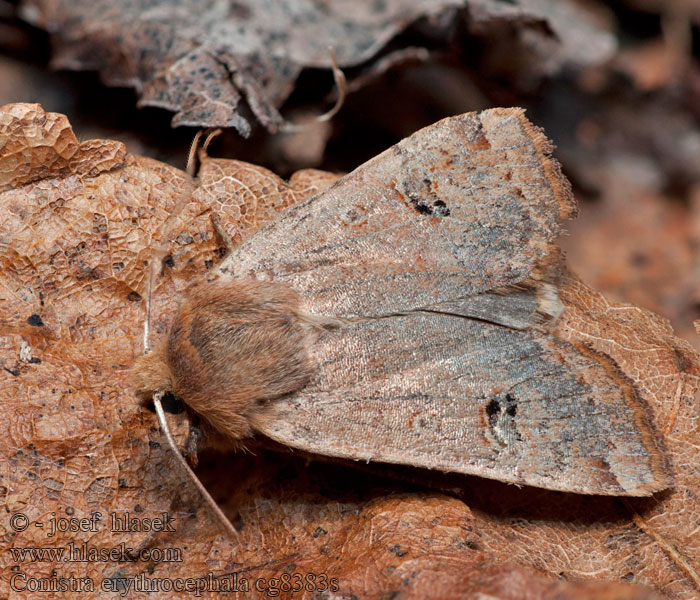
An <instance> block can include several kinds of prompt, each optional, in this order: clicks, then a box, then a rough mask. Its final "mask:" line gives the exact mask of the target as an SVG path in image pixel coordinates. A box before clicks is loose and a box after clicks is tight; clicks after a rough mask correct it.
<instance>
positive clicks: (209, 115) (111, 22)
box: [22, 0, 461, 135]
mask: <svg viewBox="0 0 700 600" xmlns="http://www.w3.org/2000/svg"><path fill="white" fill-rule="evenodd" d="M459 4H461V2H460V1H459V0H417V1H416V2H412V3H411V4H410V5H408V6H407V5H406V3H405V2H399V1H397V0H392V1H390V2H381V3H372V4H362V5H356V4H354V3H352V2H350V3H349V2H345V1H343V0H337V1H334V2H330V3H325V4H324V5H323V7H321V6H320V5H319V6H315V5H313V4H308V3H304V2H298V1H296V2H280V1H277V0H268V1H266V2H257V3H256V2H236V3H233V4H230V5H229V4H228V3H224V4H222V3H220V2H214V1H213V0H209V1H208V2H188V3H183V2H177V3H173V2H171V1H169V0H162V1H160V2H156V3H154V2H136V3H132V4H130V5H129V10H128V11H127V10H125V8H124V6H123V5H121V4H113V3H110V2H94V1H90V2H66V3H62V2H44V1H43V0H37V1H34V0H29V1H27V2H25V3H24V4H23V9H22V10H23V14H24V16H25V18H26V19H27V20H28V21H30V22H31V23H33V24H35V25H37V26H40V27H43V28H44V29H46V30H48V31H50V32H52V33H55V34H56V45H57V54H56V55H55V56H54V59H53V62H54V65H55V66H57V67H60V68H71V69H94V70H98V71H100V72H101V74H102V77H103V78H104V80H105V81H106V82H107V83H108V84H110V85H120V86H132V87H135V88H136V89H137V90H138V91H139V94H140V96H141V99H140V101H139V103H140V105H142V106H158V107H161V108H167V109H169V110H172V111H174V112H175V113H176V114H175V116H174V117H173V125H174V126H179V125H191V126H204V127H206V126H221V127H235V128H236V129H237V130H238V131H240V132H241V133H242V134H243V135H248V133H249V132H250V123H249V121H248V117H247V115H246V113H245V112H244V111H242V110H241V107H240V104H241V101H242V100H244V101H245V102H246V103H247V105H248V107H249V108H250V110H251V111H252V112H253V114H254V115H255V118H256V119H257V120H259V121H260V122H261V123H262V124H263V125H265V127H267V128H268V129H269V130H270V131H275V130H277V128H278V127H279V126H280V125H281V124H282V118H281V116H280V114H279V113H278V110H277V109H278V108H279V107H280V106H281V105H282V103H283V102H284V100H285V99H286V98H287V96H288V95H289V94H290V93H291V91H292V89H293V87H294V82H295V81H296V78H297V76H298V75H299V73H300V71H301V69H303V68H307V67H330V64H331V59H330V55H329V52H328V48H329V47H333V49H334V50H335V53H336V55H337V58H338V63H339V65H340V66H341V68H342V67H350V66H353V65H356V64H359V63H362V62H364V61H367V60H369V59H371V58H372V57H373V56H374V55H375V54H376V53H377V52H378V51H379V50H380V49H381V48H382V47H383V46H384V45H385V44H386V43H387V42H388V41H389V40H390V39H391V38H392V37H393V36H394V35H395V34H397V33H398V32H400V31H401V30H403V29H404V28H406V27H407V26H408V25H410V24H411V23H413V22H414V21H416V20H418V19H420V18H421V17H428V16H430V15H433V14H435V13H439V12H440V11H442V10H444V9H446V8H447V7H449V6H454V5H459Z"/></svg>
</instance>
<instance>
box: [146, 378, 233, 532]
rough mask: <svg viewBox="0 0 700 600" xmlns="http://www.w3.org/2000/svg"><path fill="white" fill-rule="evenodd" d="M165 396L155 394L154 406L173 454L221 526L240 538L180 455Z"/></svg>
mask: <svg viewBox="0 0 700 600" xmlns="http://www.w3.org/2000/svg"><path fill="white" fill-rule="evenodd" d="M164 395H165V392H162V391H160V392H156V393H155V394H153V405H154V406H155V409H156V413H157V414H158V420H159V421H160V427H161V429H162V430H163V433H164V434H165V437H166V439H167V440H168V444H169V445H170V449H171V450H172V451H173V454H174V455H175V457H176V458H177V460H178V462H179V463H180V465H181V466H182V468H183V469H184V470H185V472H186V473H187V475H188V477H189V478H190V481H192V483H193V484H194V485H195V487H196V488H197V489H198V490H199V493H200V494H201V495H202V497H203V498H204V500H206V502H207V504H208V505H209V508H211V509H212V511H214V513H215V514H216V516H217V517H218V518H219V521H221V524H222V525H223V526H224V527H225V528H226V529H227V530H228V532H229V533H231V534H232V535H233V536H234V537H238V532H237V531H236V528H235V527H234V526H233V524H232V523H231V521H229V519H228V517H227V516H226V515H225V514H224V512H223V511H222V510H221V509H220V508H219V505H218V504H217V503H216V501H215V500H214V498H212V497H211V494H210V493H209V492H208V491H207V488H205V487H204V485H203V484H202V482H201V481H200V480H199V478H198V477H197V475H195V472H194V471H193V470H192V469H191V468H190V465H188V464H187V461H186V460H185V457H184V456H182V454H181V453H180V450H179V448H178V447H177V443H176V442H175V438H173V435H172V434H171V433H170V428H169V427H168V420H167V418H166V417H165V411H164V410H163V405H162V404H161V400H162V399H163V396H164Z"/></svg>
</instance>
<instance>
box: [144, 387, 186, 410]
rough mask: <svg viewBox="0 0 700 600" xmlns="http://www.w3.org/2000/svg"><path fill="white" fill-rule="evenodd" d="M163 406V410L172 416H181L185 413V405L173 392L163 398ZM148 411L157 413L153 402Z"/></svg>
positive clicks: (150, 403) (149, 404)
mask: <svg viewBox="0 0 700 600" xmlns="http://www.w3.org/2000/svg"><path fill="white" fill-rule="evenodd" d="M160 402H161V404H162V405H163V410H164V411H165V412H166V413H168V414H170V415H179V414H181V413H183V412H185V404H184V402H182V400H180V398H178V397H177V396H175V394H173V393H171V392H167V393H166V394H165V395H164V396H163V397H162V398H161V401H160ZM147 408H148V410H150V411H151V412H156V409H155V407H154V406H153V402H152V401H151V402H149V403H148V406H147Z"/></svg>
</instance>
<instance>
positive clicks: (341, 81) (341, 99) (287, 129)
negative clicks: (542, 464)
mask: <svg viewBox="0 0 700 600" xmlns="http://www.w3.org/2000/svg"><path fill="white" fill-rule="evenodd" d="M328 53H329V54H330V55H331V69H332V70H333V79H334V80H335V86H336V88H337V89H338V99H337V100H336V101H335V104H334V105H333V107H332V108H331V109H330V110H329V111H327V112H325V113H323V114H322V115H318V116H317V117H316V118H314V119H313V120H312V121H310V122H306V123H285V124H284V125H283V126H282V127H281V128H280V131H281V132H282V133H296V132H299V131H304V130H305V129H308V128H309V127H313V125H315V124H316V123H325V122H326V121H330V120H331V119H332V118H333V117H334V116H335V115H337V114H338V112H339V111H340V109H341V108H342V106H343V104H345V96H346V95H347V92H348V85H347V79H346V78H345V73H343V71H342V70H341V69H340V67H339V66H338V61H337V59H336V57H335V50H334V49H333V48H332V47H329V48H328Z"/></svg>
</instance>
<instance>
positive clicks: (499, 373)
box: [134, 109, 672, 496]
mask: <svg viewBox="0 0 700 600" xmlns="http://www.w3.org/2000/svg"><path fill="white" fill-rule="evenodd" d="M550 152H551V144H550V142H549V141H548V140H547V139H546V138H545V136H544V135H543V134H542V133H541V132H540V130H539V129H537V128H535V127H534V126H533V125H532V124H530V123H529V121H528V120H527V119H526V118H525V116H524V114H523V111H522V110H521V109H492V110H487V111H485V112H482V113H469V114H464V115H461V116H456V117H452V118H448V119H445V120H443V121H440V122H438V123H436V124H434V125H432V126H430V127H427V128H425V129H423V130H421V131H418V132H417V133H415V134H414V135H412V136H410V137H409V138H406V139H405V140H403V141H401V142H400V143H398V144H397V145H395V146H393V147H392V148H390V149H388V150H387V151H385V152H384V153H382V154H380V155H379V156H377V157H375V158H374V159H372V160H370V161H369V162H367V163H365V164H364V165H362V166H361V167H359V168H358V169H356V170H355V171H353V172H352V173H350V174H349V175H347V176H345V177H343V178H341V179H340V180H338V182H337V183H336V184H334V185H333V186H331V187H330V188H329V189H327V190H326V191H324V192H322V193H320V194H318V195H316V196H314V197H312V198H310V199H308V200H306V201H304V202H302V203H301V204H298V205H296V206H294V207H292V208H291V209H289V210H287V211H286V212H284V213H283V214H282V215H280V216H279V217H278V218H277V219H275V220H274V221H272V222H270V223H269V224H267V225H266V226H264V227H263V228H262V229H260V230H258V231H257V232H255V233H254V234H253V235H252V236H250V237H249V238H248V239H246V240H244V241H243V242H242V243H241V244H240V245H239V246H238V247H235V248H233V249H232V251H231V253H230V254H229V255H228V256H227V257H226V259H225V260H224V261H223V262H222V263H221V264H220V265H219V266H218V267H217V269H216V272H215V273H214V274H213V275H212V276H211V277H209V280H207V281H203V282H199V283H196V284H194V285H193V286H192V287H191V288H189V289H188V290H187V291H186V293H185V294H184V297H183V298H182V301H181V306H180V309H179V312H178V314H176V315H174V317H173V320H172V324H171V326H170V330H169V333H168V335H167V339H166V340H165V341H164V342H163V343H162V344H161V345H160V346H159V347H157V348H156V349H155V350H154V351H153V352H152V353H150V354H146V355H144V356H142V357H140V358H139V359H138V360H137V362H136V364H135V366H134V379H135V381H136V386H137V388H138V390H139V391H141V392H143V393H146V394H153V393H156V392H161V393H162V392H166V391H168V392H172V393H173V394H175V395H176V396H178V397H179V398H181V399H182V400H183V401H184V402H185V403H187V404H188V405H189V407H190V408H191V409H192V410H194V411H195V412H197V413H198V414H199V415H200V416H201V418H202V419H203V420H204V421H205V422H207V423H208V424H209V425H210V426H211V427H213V429H214V430H216V432H218V433H219V434H220V435H222V436H224V437H225V438H226V439H228V440H230V441H231V442H232V443H233V444H236V443H238V444H241V443H243V442H244V441H245V440H246V439H247V438H249V437H250V436H253V435H264V436H267V437H269V438H271V439H273V440H275V441H277V442H280V443H282V444H285V445H287V446H289V447H292V448H298V449H301V450H304V451H307V452H311V453H316V454H322V455H326V456H332V457H339V458H344V459H349V460H355V461H359V460H362V461H367V462H370V461H379V462H387V463H398V464H406V465H413V466H416V467H423V468H426V469H438V470H440V471H446V472H447V471H450V472H457V473H464V474H470V475H478V476H481V477H486V478H491V479H497V480H500V481H503V482H509V483H514V484H520V485H529V486H536V487H541V488H547V489H550V490H560V491H566V492H576V493H580V494H606V495H622V496H646V495H650V494H652V493H654V492H656V491H659V490H661V489H664V488H666V487H668V486H670V485H671V483H672V478H671V474H670V470H669V466H668V462H667V458H666V455H665V453H664V448H663V442H662V440H661V437H660V435H659V434H658V433H657V431H656V429H655V426H654V423H653V420H652V418H651V416H650V413H649V411H648V410H647V407H646V406H645V404H644V401H643V399H642V398H641V397H640V395H639V393H638V392H637V390H636V389H635V386H634V383H633V382H632V381H630V380H629V379H628V378H627V377H626V376H625V375H624V374H623V373H622V372H621V370H620V369H619V368H618V366H617V365H616V363H615V362H614V360H613V359H612V358H611V357H609V356H607V355H605V354H602V353H600V352H597V351H595V350H593V349H592V348H590V347H588V346H586V345H584V344H572V343H570V342H567V341H565V340H563V339H561V338H559V337H558V336H557V334H556V322H557V318H558V317H559V315H560V314H561V312H562V310H563V306H562V303H561V302H560V300H559V296H558V285H559V279H560V278H561V276H562V273H563V265H562V257H561V255H560V251H559V250H558V248H557V245H556V239H557V237H558V235H559V234H560V233H561V222H562V221H563V220H565V219H569V218H571V217H573V216H575V213H576V204H575V200H574V198H573V195H572V193H571V190H570V185H569V183H568V181H567V180H566V179H565V177H564V176H563V175H562V173H561V170H560V167H559V165H558V163H557V162H556V161H555V160H554V159H552V158H551V156H550Z"/></svg>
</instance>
